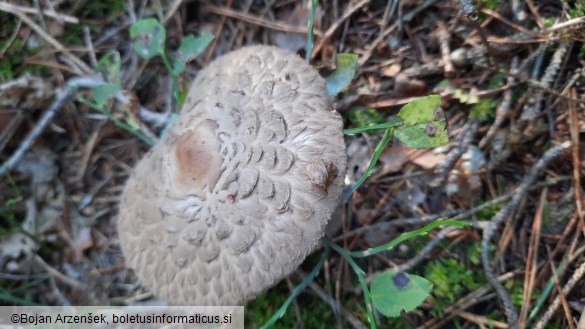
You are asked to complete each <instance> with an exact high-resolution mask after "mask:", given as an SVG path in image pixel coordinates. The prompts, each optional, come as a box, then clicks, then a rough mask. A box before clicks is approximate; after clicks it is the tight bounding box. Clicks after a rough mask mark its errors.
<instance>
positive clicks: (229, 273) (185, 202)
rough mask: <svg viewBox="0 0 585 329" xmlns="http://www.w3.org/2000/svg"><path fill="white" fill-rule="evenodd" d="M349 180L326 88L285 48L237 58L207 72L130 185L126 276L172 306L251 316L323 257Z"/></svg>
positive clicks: (124, 237) (124, 230)
mask: <svg viewBox="0 0 585 329" xmlns="http://www.w3.org/2000/svg"><path fill="white" fill-rule="evenodd" d="M345 169H346V148H345V144H344V141H343V134H342V120H341V117H340V116H339V114H338V113H337V112H335V111H333V110H332V109H331V104H330V101H329V97H328V96H327V92H326V87H325V81H324V80H323V78H321V77H320V76H319V74H317V72H316V71H315V70H314V69H313V68H312V67H311V66H309V65H308V64H306V63H305V62H304V61H303V60H302V59H301V58H299V57H298V56H296V55H294V54H292V53H289V52H287V51H285V50H282V49H279V48H275V47H268V46H253V47H247V48H243V49H241V50H238V51H234V52H232V53H229V54H227V55H225V56H223V57H221V58H219V59H217V60H216V61H215V62H213V63H212V64H210V65H209V66H208V67H207V68H206V69H204V70H203V71H201V73H200V74H199V75H198V77H197V78H196V80H195V81H194V83H193V84H192V86H191V89H190V90H189V94H188V96H187V98H186V102H185V105H184V106H183V109H182V110H181V114H180V116H179V118H178V119H177V122H176V123H175V125H174V127H173V128H172V129H171V131H170V132H169V133H168V134H167V135H166V136H165V137H164V138H163V139H162V140H161V141H160V142H158V143H157V144H156V145H155V146H154V148H153V149H152V150H151V151H150V152H149V153H148V154H146V156H145V157H144V158H143V159H142V160H141V161H140V162H139V163H138V165H137V167H136V169H135V171H134V174H133V175H132V176H131V177H130V179H129V180H128V183H127V185H126V188H125V190H124V193H123V196H122V204H121V211H120V221H119V227H118V230H119V235H120V242H121V244H122V249H123V251H124V255H125V257H126V265H127V266H129V267H132V268H134V269H135V270H136V272H137V275H138V276H139V277H140V279H141V280H142V284H143V285H144V286H145V287H148V288H150V289H152V290H153V291H154V292H155V294H157V295H158V296H159V297H162V298H164V299H166V300H168V301H170V302H171V303H174V304H183V305H239V304H242V303H244V302H245V301H246V300H248V299H250V298H253V297H255V296H256V295H257V294H259V293H261V292H262V291H264V290H266V289H267V288H269V287H271V286H273V285H274V284H276V283H277V282H278V281H279V280H281V279H282V278H283V277H285V276H287V275H289V274H290V273H291V272H292V271H294V270H295V269H296V268H297V267H298V266H299V265H300V264H301V263H302V261H303V260H304V259H305V257H306V256H307V255H308V254H310V253H311V252H312V251H313V249H314V248H315V247H316V246H317V245H318V243H319V239H320V238H321V237H322V236H323V234H324V229H325V225H326V224H327V221H328V220H329V218H330V217H331V213H332V212H333V211H334V209H335V207H336V206H337V204H338V201H339V198H340V195H341V192H342V185H343V177H344V175H345Z"/></svg>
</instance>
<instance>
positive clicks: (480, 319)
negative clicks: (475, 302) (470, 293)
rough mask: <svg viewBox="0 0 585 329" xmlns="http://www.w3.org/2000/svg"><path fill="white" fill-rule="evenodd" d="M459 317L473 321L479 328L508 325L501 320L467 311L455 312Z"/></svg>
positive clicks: (502, 328) (504, 328) (505, 327)
mask: <svg viewBox="0 0 585 329" xmlns="http://www.w3.org/2000/svg"><path fill="white" fill-rule="evenodd" d="M457 315H458V316H459V317H461V318H463V319H465V320H467V321H469V322H473V323H475V324H477V325H478V326H479V327H480V328H488V327H489V328H501V329H508V325H507V324H505V323H503V322H499V321H495V320H492V319H488V318H486V317H485V316H481V315H476V314H473V313H469V312H463V311H461V312H459V314H457Z"/></svg>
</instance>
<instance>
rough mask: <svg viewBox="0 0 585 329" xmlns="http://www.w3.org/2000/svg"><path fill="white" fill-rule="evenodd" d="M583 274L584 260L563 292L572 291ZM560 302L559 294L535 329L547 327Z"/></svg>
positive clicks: (584, 274)
mask: <svg viewBox="0 0 585 329" xmlns="http://www.w3.org/2000/svg"><path fill="white" fill-rule="evenodd" d="M583 276H585V261H583V263H581V265H580V266H579V268H578V269H577V270H576V271H575V273H573V275H572V276H571V278H570V279H569V281H568V282H567V284H565V286H564V287H563V294H565V295H568V294H569V293H570V292H571V290H572V289H573V287H575V285H576V284H577V283H579V282H581V279H582V278H583ZM560 304H561V297H560V296H557V297H556V298H555V300H554V301H553V303H552V304H551V306H550V307H549V309H548V310H546V312H545V313H544V315H543V316H542V318H540V320H538V322H537V323H536V326H535V327H534V329H544V327H546V325H547V323H548V322H549V321H550V319H551V317H552V316H553V315H554V314H555V312H556V311H557V309H558V308H559V305H560Z"/></svg>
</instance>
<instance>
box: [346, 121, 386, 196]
mask: <svg viewBox="0 0 585 329" xmlns="http://www.w3.org/2000/svg"><path fill="white" fill-rule="evenodd" d="M392 136H394V128H390V129H388V130H386V134H385V135H384V138H382V140H381V141H380V143H378V146H376V149H375V150H374V155H372V160H371V161H370V165H369V166H368V169H367V170H366V172H365V173H364V174H363V175H362V177H360V179H358V181H357V182H355V183H353V184H352V185H351V187H350V188H349V190H347V191H346V192H345V193H344V194H343V197H342V202H343V203H347V201H349V198H350V197H351V195H352V194H353V192H355V191H356V190H357V189H358V188H359V187H360V186H362V184H363V183H364V182H365V181H366V179H368V177H370V175H371V174H372V172H373V171H374V168H375V167H376V163H377V162H378V158H379V157H380V154H382V151H384V149H385V148H386V145H388V142H390V140H392Z"/></svg>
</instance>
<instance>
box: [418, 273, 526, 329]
mask: <svg viewBox="0 0 585 329" xmlns="http://www.w3.org/2000/svg"><path fill="white" fill-rule="evenodd" d="M515 274H516V273H514V272H509V273H505V274H502V275H500V276H499V277H498V280H499V281H501V282H503V281H506V280H509V279H511V278H513V277H514V275H515ZM491 290H492V287H491V286H490V285H489V284H486V285H484V286H482V287H480V288H478V289H476V290H475V291H472V292H470V293H469V294H467V295H466V296H464V297H463V298H461V299H459V300H458V301H457V303H455V304H453V305H450V306H449V307H447V308H446V309H445V312H444V314H443V316H442V317H436V318H433V319H431V320H429V321H427V322H426V323H425V324H423V325H422V326H420V327H419V329H423V328H424V329H429V328H443V326H444V325H445V324H446V323H447V322H448V321H449V320H450V319H452V318H453V317H455V316H457V315H458V314H459V313H460V312H462V311H464V310H466V309H468V308H470V307H472V306H473V305H476V304H478V303H480V302H481V300H480V298H481V297H483V296H485V295H486V294H487V293H488V292H490V291H491ZM506 327H507V326H506Z"/></svg>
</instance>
